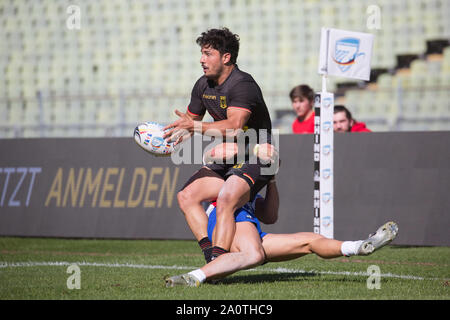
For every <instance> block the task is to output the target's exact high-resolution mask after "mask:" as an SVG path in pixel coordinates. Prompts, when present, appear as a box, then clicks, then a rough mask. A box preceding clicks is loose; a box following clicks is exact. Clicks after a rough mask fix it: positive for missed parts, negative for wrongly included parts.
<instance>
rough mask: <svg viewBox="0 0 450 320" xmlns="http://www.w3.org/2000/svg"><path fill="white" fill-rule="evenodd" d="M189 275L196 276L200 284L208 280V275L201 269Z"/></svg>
mask: <svg viewBox="0 0 450 320" xmlns="http://www.w3.org/2000/svg"><path fill="white" fill-rule="evenodd" d="M189 274H190V275H191V276H194V277H195V278H196V279H197V280H198V281H200V283H203V282H205V280H206V275H205V273H204V272H203V271H202V270H201V269H197V270H194V271H191V272H189Z"/></svg>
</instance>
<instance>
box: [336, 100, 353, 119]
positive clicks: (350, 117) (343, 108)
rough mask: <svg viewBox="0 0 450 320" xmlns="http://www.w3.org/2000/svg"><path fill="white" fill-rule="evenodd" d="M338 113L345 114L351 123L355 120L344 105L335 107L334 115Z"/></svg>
mask: <svg viewBox="0 0 450 320" xmlns="http://www.w3.org/2000/svg"><path fill="white" fill-rule="evenodd" d="M338 112H345V116H346V117H347V119H348V120H349V121H351V120H352V119H353V117H352V113H351V112H350V111H349V110H348V109H347V108H346V107H345V106H343V105H340V104H338V105H335V106H334V113H338Z"/></svg>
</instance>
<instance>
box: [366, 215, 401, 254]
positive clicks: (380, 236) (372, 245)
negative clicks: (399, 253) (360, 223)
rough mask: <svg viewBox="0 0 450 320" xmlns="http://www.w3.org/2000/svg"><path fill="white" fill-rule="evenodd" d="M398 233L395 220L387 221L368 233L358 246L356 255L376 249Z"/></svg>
mask: <svg viewBox="0 0 450 320" xmlns="http://www.w3.org/2000/svg"><path fill="white" fill-rule="evenodd" d="M397 234H398V225H397V224H396V223H395V222H392V221H390V222H387V223H385V224H384V225H382V226H381V227H379V228H378V230H377V231H376V232H375V233H373V234H371V235H369V237H368V238H367V239H366V240H364V241H363V242H362V243H361V245H360V246H359V248H358V255H361V256H365V255H369V254H371V253H372V252H374V251H375V250H378V249H380V248H382V247H384V246H385V245H387V244H389V243H390V242H391V241H392V240H394V239H395V237H396V236H397Z"/></svg>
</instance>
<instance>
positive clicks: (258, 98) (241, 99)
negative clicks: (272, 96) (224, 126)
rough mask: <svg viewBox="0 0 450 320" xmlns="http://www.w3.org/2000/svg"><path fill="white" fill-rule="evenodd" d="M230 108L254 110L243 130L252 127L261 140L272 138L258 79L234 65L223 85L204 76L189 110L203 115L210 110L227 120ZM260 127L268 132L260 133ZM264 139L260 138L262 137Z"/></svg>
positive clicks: (259, 140)
mask: <svg viewBox="0 0 450 320" xmlns="http://www.w3.org/2000/svg"><path fill="white" fill-rule="evenodd" d="M228 108H240V109H245V110H247V111H249V112H251V115H250V118H249V119H248V121H247V123H246V124H245V127H244V128H243V129H244V130H245V129H247V128H252V129H255V130H256V131H257V135H258V142H259V143H263V142H265V141H261V139H262V140H266V139H265V137H267V142H270V141H271V137H270V135H271V133H272V122H271V120H270V115H269V111H268V110H267V106H266V103H265V102H264V98H263V95H262V92H261V89H260V88H259V86H258V84H257V83H256V81H255V80H254V79H253V77H252V76H251V75H250V74H248V73H246V72H243V71H241V70H239V68H238V66H237V65H235V67H234V68H233V70H232V71H231V73H230V75H229V76H228V78H227V79H226V80H225V81H224V82H223V83H222V84H221V85H216V84H215V82H214V81H212V80H208V78H207V77H206V76H202V77H201V78H200V79H198V80H197V82H196V83H195V85H194V88H193V89H192V94H191V102H190V103H189V106H188V112H189V113H190V114H192V115H196V116H203V115H204V114H205V112H206V110H208V112H209V114H210V115H211V116H212V117H213V119H214V121H220V120H225V119H227V109H228ZM260 129H266V135H264V134H260V133H259V132H260ZM260 138H261V139H260Z"/></svg>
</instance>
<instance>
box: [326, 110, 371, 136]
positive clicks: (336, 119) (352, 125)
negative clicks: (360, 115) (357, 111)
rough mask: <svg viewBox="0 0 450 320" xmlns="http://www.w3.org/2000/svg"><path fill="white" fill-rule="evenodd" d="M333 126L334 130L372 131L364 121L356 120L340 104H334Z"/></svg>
mask: <svg viewBox="0 0 450 320" xmlns="http://www.w3.org/2000/svg"><path fill="white" fill-rule="evenodd" d="M333 127H334V131H335V132H372V131H371V130H369V129H368V128H367V127H366V124H365V123H364V122H357V121H356V120H355V119H353V117H352V113H351V112H350V111H349V110H348V109H347V108H346V107H344V106H342V105H336V106H334V115H333Z"/></svg>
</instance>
